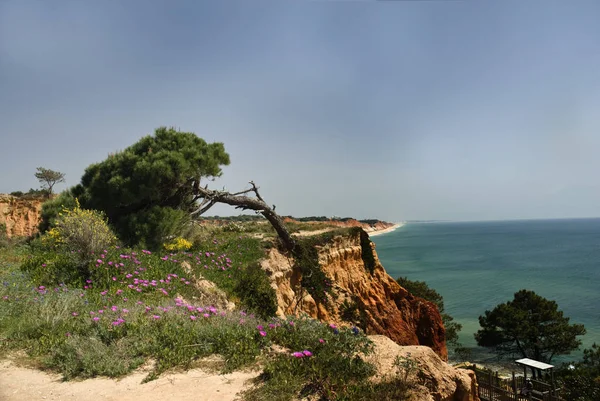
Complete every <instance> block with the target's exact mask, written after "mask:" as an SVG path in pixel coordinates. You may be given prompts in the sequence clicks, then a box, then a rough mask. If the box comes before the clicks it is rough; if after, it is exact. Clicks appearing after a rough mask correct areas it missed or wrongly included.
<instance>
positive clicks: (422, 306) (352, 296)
mask: <svg viewBox="0 0 600 401" xmlns="http://www.w3.org/2000/svg"><path fill="white" fill-rule="evenodd" d="M361 242H362V243H364V241H361V238H360V235H347V236H341V235H339V236H336V237H334V238H333V239H332V240H331V241H330V242H329V243H327V245H325V246H323V247H321V248H320V249H319V264H320V266H321V269H322V270H323V272H324V273H325V274H326V275H327V276H328V278H330V279H331V281H332V283H333V289H334V291H333V294H334V295H333V296H331V297H330V300H329V302H328V303H327V304H326V305H325V304H323V303H317V302H315V300H314V299H313V297H312V296H311V295H309V294H308V292H307V291H305V290H303V289H302V288H301V287H300V282H301V278H302V276H301V273H300V271H299V269H297V268H295V267H294V261H293V260H292V259H291V258H289V257H287V256H285V255H283V254H282V253H281V252H280V251H278V250H277V249H274V248H273V249H271V250H270V251H269V253H268V255H267V258H266V259H265V260H264V261H263V263H262V265H263V268H264V269H265V270H266V271H267V272H268V273H269V274H270V277H271V285H272V286H273V288H275V290H276V293H277V302H278V311H277V313H278V315H280V316H284V315H294V314H296V315H297V314H302V313H305V314H307V315H309V316H310V317H313V318H316V319H319V320H322V321H325V322H329V323H335V324H348V323H347V322H346V321H345V320H344V319H346V318H345V312H347V310H348V308H349V307H352V306H355V307H357V308H358V310H362V311H363V313H362V315H361V322H362V324H363V328H364V329H366V332H367V333H368V334H383V335H385V336H387V337H389V338H390V339H392V340H393V341H394V342H396V343H397V344H399V345H426V346H428V347H431V349H433V350H434V351H435V352H436V353H437V354H438V355H439V356H440V358H442V359H444V360H446V359H447V358H448V352H447V349H446V342H445V329H444V325H443V323H442V318H441V316H440V313H439V311H438V310H437V307H436V306H435V305H434V304H433V303H431V302H428V301H426V300H424V299H422V298H418V297H415V296H413V295H412V294H410V293H409V292H408V291H407V290H405V289H404V288H402V287H401V286H400V285H399V284H398V283H397V282H396V280H394V279H393V278H392V277H390V276H389V275H388V274H387V273H386V271H385V269H384V268H383V266H382V265H381V263H380V262H379V259H378V257H377V253H376V252H375V245H374V244H373V243H370V242H367V244H369V245H365V246H370V247H371V249H370V251H372V254H373V257H374V264H373V266H372V271H371V269H368V268H367V267H366V266H365V262H364V261H363V248H362V245H361Z"/></svg>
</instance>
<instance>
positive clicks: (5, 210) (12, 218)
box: [0, 194, 45, 237]
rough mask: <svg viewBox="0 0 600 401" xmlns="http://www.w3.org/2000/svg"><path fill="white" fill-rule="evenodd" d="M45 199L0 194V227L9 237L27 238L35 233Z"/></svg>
mask: <svg viewBox="0 0 600 401" xmlns="http://www.w3.org/2000/svg"><path fill="white" fill-rule="evenodd" d="M44 201H45V199H42V198H35V199H25V198H18V197H15V196H12V195H5V194H0V225H2V224H4V225H6V234H7V235H8V236H9V237H29V236H31V235H34V234H35V233H37V230H38V224H39V222H40V212H41V210H42V203H44Z"/></svg>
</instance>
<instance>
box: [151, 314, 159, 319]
mask: <svg viewBox="0 0 600 401" xmlns="http://www.w3.org/2000/svg"><path fill="white" fill-rule="evenodd" d="M152 318H154V319H155V320H158V319H160V316H158V315H152Z"/></svg>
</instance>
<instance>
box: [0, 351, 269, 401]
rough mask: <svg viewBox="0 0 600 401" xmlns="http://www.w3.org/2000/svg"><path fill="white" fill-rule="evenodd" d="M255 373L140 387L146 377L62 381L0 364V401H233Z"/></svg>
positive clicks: (169, 378) (181, 377)
mask: <svg viewBox="0 0 600 401" xmlns="http://www.w3.org/2000/svg"><path fill="white" fill-rule="evenodd" d="M258 374H259V373H258V372H234V373H231V374H227V375H220V374H216V373H208V372H205V371H202V370H199V369H193V370H190V371H188V372H185V373H171V374H163V375H161V376H160V378H158V379H157V380H154V381H151V382H149V383H145V384H141V382H142V380H143V379H144V377H145V376H146V373H144V372H136V373H133V374H132V375H129V376H127V377H125V378H123V379H121V380H114V379H108V378H96V379H89V380H84V381H70V382H63V381H61V376H60V375H57V374H49V373H45V372H42V371H39V370H35V369H29V368H23V367H19V366H16V365H15V364H14V363H13V362H11V361H8V360H4V361H1V362H0V401H37V400H45V401H48V400H51V401H79V400H94V401H96V400H98V401H137V400H139V401H167V400H178V401H192V400H193V401H228V400H230V401H233V400H235V399H236V394H237V393H239V392H240V391H241V390H243V389H245V388H247V386H249V383H247V381H248V380H249V379H252V378H254V377H256V376H257V375H258Z"/></svg>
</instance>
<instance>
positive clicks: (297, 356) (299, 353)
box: [292, 352, 304, 358]
mask: <svg viewBox="0 0 600 401" xmlns="http://www.w3.org/2000/svg"><path fill="white" fill-rule="evenodd" d="M292 356H293V357H296V358H304V354H303V353H302V352H292Z"/></svg>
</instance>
